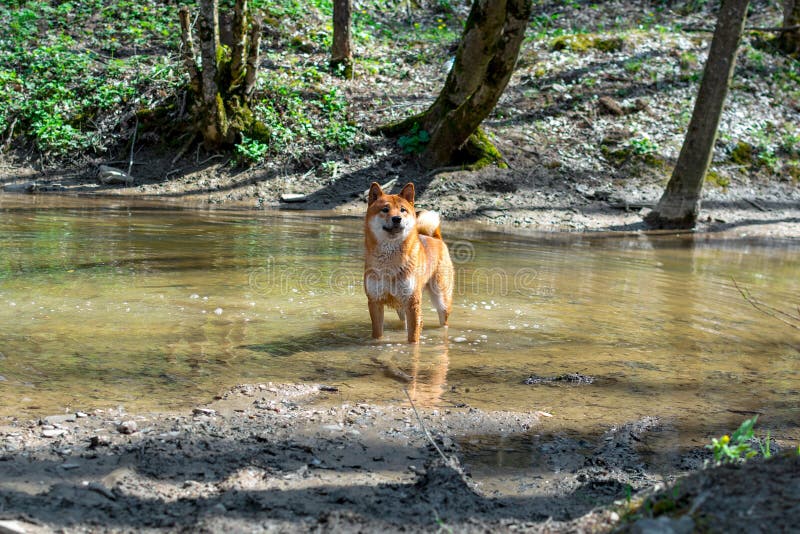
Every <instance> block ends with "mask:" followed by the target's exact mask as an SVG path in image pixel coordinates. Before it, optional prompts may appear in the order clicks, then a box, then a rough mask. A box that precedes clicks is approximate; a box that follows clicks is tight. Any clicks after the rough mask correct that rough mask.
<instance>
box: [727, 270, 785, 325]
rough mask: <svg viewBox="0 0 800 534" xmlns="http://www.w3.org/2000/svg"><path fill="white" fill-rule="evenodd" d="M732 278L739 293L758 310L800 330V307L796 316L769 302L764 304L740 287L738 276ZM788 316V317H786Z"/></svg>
mask: <svg viewBox="0 0 800 534" xmlns="http://www.w3.org/2000/svg"><path fill="white" fill-rule="evenodd" d="M731 280H733V285H734V287H736V289H737V290H739V293H741V294H742V297H744V300H746V301H747V302H748V303H750V305H751V306H752V307H754V308H755V309H757V310H758V311H760V312H761V313H763V314H765V315H769V316H770V317H772V318H773V319H777V320H778V321H780V322H782V323H783V324H785V325H787V326H790V327H792V328H794V329H796V330H800V308H798V313H799V315H798V316H797V317H795V316H794V315H792V314H790V313H786V312H785V311H783V310H779V309H778V308H775V307H773V306H770V305H769V304H764V303H763V302H761V301H760V300H758V299H756V298H754V297H753V296H752V295H750V292H749V291H748V290H747V289H743V288H741V287H739V284H738V283H736V278H734V277H733V276H731ZM786 317H788V319H786Z"/></svg>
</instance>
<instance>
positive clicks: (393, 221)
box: [367, 182, 416, 241]
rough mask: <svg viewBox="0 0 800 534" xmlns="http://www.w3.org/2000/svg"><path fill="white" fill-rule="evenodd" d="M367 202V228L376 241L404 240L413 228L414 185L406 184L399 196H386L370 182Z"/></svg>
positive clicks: (374, 183) (414, 222)
mask: <svg viewBox="0 0 800 534" xmlns="http://www.w3.org/2000/svg"><path fill="white" fill-rule="evenodd" d="M367 201H368V203H369V204H368V207H367V227H368V228H369V230H370V231H371V232H372V235H373V236H375V238H376V239H377V240H378V241H387V240H392V239H401V240H402V239H405V238H406V237H408V234H409V233H410V232H411V230H413V229H414V228H415V226H416V215H415V213H414V184H412V183H407V184H406V185H405V187H403V190H402V191H400V194H399V195H387V194H386V193H384V192H383V190H382V189H381V186H380V185H378V184H377V183H376V182H372V185H371V186H370V188H369V195H368V197H367Z"/></svg>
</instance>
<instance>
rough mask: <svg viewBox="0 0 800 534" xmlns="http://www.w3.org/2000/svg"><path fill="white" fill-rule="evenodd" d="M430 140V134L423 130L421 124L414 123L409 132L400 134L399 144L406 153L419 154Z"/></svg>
mask: <svg viewBox="0 0 800 534" xmlns="http://www.w3.org/2000/svg"><path fill="white" fill-rule="evenodd" d="M430 140H431V136H430V134H429V133H428V132H426V131H425V130H421V129H420V127H419V124H414V126H412V127H411V129H410V130H409V131H408V134H406V135H402V136H400V138H399V139H398V140H397V144H399V145H400V148H402V149H403V152H405V153H406V154H419V153H420V152H422V151H423V150H425V146H426V145H427V144H428V141H430Z"/></svg>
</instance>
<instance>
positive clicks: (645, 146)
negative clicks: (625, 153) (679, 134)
mask: <svg viewBox="0 0 800 534" xmlns="http://www.w3.org/2000/svg"><path fill="white" fill-rule="evenodd" d="M628 145H629V146H630V147H631V150H632V151H633V153H634V154H637V155H639V156H645V155H647V154H653V153H655V152H657V151H658V145H657V144H656V143H655V141H652V140H651V139H650V138H648V137H644V136H643V137H637V138H635V139H631V140H630V141H628Z"/></svg>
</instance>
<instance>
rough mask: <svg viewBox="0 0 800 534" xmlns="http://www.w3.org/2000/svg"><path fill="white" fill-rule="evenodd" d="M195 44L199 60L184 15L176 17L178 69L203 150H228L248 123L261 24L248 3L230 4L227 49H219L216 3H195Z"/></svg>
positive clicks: (202, 0) (206, 0) (183, 11)
mask: <svg viewBox="0 0 800 534" xmlns="http://www.w3.org/2000/svg"><path fill="white" fill-rule="evenodd" d="M198 4H199V8H200V13H199V16H198V22H197V39H198V41H199V46H200V58H199V60H198V57H197V52H196V49H195V44H194V39H193V37H192V27H191V21H190V14H189V9H188V8H187V7H186V6H183V7H182V8H181V9H180V12H179V16H180V22H181V41H182V42H183V63H184V65H185V67H186V70H187V71H188V73H189V88H190V90H191V92H192V95H193V97H194V104H193V114H194V118H195V124H196V128H197V129H198V131H199V132H200V133H201V134H202V136H203V142H204V144H205V146H206V148H209V149H216V148H220V147H223V146H228V145H232V144H233V143H235V142H236V137H237V134H239V133H241V132H242V131H245V130H246V129H247V128H248V126H249V125H250V124H249V123H250V122H251V121H252V114H251V113H250V111H249V104H250V101H251V99H252V95H253V89H254V88H255V82H256V74H257V66H258V49H259V45H260V40H261V23H260V21H259V20H257V19H254V18H252V17H251V15H250V12H249V9H248V7H247V0H236V3H235V4H234V13H233V22H232V28H231V30H232V31H231V34H232V36H233V42H232V43H231V46H222V45H221V43H220V29H219V5H218V0H200V1H199V2H198Z"/></svg>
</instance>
